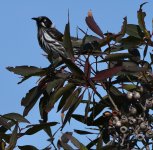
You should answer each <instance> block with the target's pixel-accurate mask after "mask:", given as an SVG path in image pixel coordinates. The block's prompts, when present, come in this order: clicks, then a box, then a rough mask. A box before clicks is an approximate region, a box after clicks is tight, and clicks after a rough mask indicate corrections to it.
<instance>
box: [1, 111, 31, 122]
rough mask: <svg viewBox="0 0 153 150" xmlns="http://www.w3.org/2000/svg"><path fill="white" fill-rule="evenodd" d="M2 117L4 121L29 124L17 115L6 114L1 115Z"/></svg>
mask: <svg viewBox="0 0 153 150" xmlns="http://www.w3.org/2000/svg"><path fill="white" fill-rule="evenodd" d="M2 117H4V118H6V119H13V120H15V121H17V122H24V123H30V122H29V121H28V120H27V119H26V118H24V117H23V116H22V115H20V114H18V113H8V114H5V115H3V116H2Z"/></svg>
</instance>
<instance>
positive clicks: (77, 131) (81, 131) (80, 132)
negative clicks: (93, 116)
mask: <svg viewBox="0 0 153 150" xmlns="http://www.w3.org/2000/svg"><path fill="white" fill-rule="evenodd" d="M74 132H76V133H78V134H81V135H82V134H83V135H84V134H95V133H92V132H88V131H83V130H76V129H75V130H74Z"/></svg>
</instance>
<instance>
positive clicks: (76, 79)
mask: <svg viewBox="0 0 153 150" xmlns="http://www.w3.org/2000/svg"><path fill="white" fill-rule="evenodd" d="M144 4H145V3H143V4H142V5H140V9H139V10H138V12H137V17H138V24H128V21H127V17H125V18H124V21H123V25H122V27H121V30H120V31H119V32H118V33H110V32H108V33H103V32H102V30H101V29H100V27H99V26H98V25H97V23H96V21H95V20H94V17H93V15H92V12H91V11H89V13H88V16H87V17H86V19H85V20H86V23H87V25H88V27H89V28H90V29H91V30H92V31H93V32H94V33H95V34H97V37H96V36H93V35H88V34H87V33H85V32H84V31H83V30H82V29H80V30H81V31H82V32H84V34H85V35H84V37H83V39H75V40H73V39H72V40H71V36H70V25H69V22H68V23H67V24H66V27H65V32H64V42H63V43H64V46H65V48H66V50H67V53H68V54H67V56H68V57H67V58H66V57H65V56H63V55H61V57H62V64H61V65H57V66H54V64H52V63H51V64H50V65H49V67H46V68H38V67H34V66H17V67H7V69H8V70H9V71H11V72H13V73H15V74H17V75H21V76H22V77H23V78H22V80H21V81H20V82H19V83H22V82H24V81H25V80H27V79H29V78H30V77H33V76H37V77H40V79H39V81H38V85H36V86H35V87H33V88H31V89H30V90H29V91H28V93H27V94H26V96H25V97H24V98H23V99H22V100H21V105H22V106H24V111H23V115H20V114H16V113H9V114H5V115H1V117H0V125H1V126H0V133H1V134H0V139H1V140H0V146H1V148H0V149H2V150H4V149H7V150H11V149H13V148H14V147H15V146H16V143H17V140H18V139H19V138H21V137H22V136H25V135H33V134H35V133H37V132H39V131H40V130H44V131H45V132H46V133H47V135H48V136H49V141H50V143H51V144H50V145H49V146H47V147H46V148H45V149H44V150H47V149H50V147H54V148H55V149H57V148H59V149H60V148H63V149H73V148H74V147H75V149H76V148H77V149H81V150H87V149H91V148H96V149H104V150H109V149H113V150H117V149H133V148H135V149H139V148H140V147H139V143H142V145H143V148H146V149H149V145H150V144H152V142H151V141H152V139H153V129H152V122H153V116H152V114H151V111H150V110H152V109H153V98H152V94H153V92H152V89H153V75H152V68H151V65H152V61H153V54H152V53H150V55H148V54H149V47H153V42H152V40H151V37H152V34H151V32H150V31H149V30H148V29H147V28H146V25H145V20H144V19H145V16H146V13H145V12H143V10H142V7H143V5H144ZM148 57H150V60H149V59H148ZM47 58H48V59H49V57H47ZM49 61H50V60H49ZM103 91H105V92H103ZM104 93H106V94H104ZM85 95H87V96H85ZM37 102H39V111H40V117H41V120H40V124H30V125H27V126H25V128H20V127H19V125H20V122H21V123H28V124H29V121H28V120H27V119H26V118H25V116H27V115H28V114H29V112H30V111H31V109H32V108H33V107H34V105H35V104H36V103H37ZM55 104H58V107H57V108H56V107H55V108H54V106H55ZM80 105H86V107H85V110H83V111H82V112H81V113H80V114H76V113H75V111H76V110H77V108H78V107H79V106H80ZM53 108H54V109H53ZM52 109H53V110H54V111H56V109H57V111H58V112H61V119H62V122H61V123H59V122H49V121H48V115H50V111H51V110H52ZM71 119H75V120H76V121H78V122H81V123H83V124H85V125H87V126H92V128H88V130H80V129H74V132H75V133H77V134H80V136H82V135H87V136H88V135H90V134H91V135H96V138H95V139H92V140H90V142H89V143H88V144H87V145H84V144H83V143H81V141H79V140H78V139H76V138H75V137H74V136H73V135H72V132H66V133H63V135H62V136H61V138H60V139H59V140H58V142H57V144H55V135H56V133H54V134H53V133H52V131H51V127H52V126H56V125H57V124H60V129H61V130H62V129H63V128H64V127H65V125H66V124H67V123H68V122H70V120H71ZM12 127H14V129H13V131H12V130H11V129H12ZM9 130H11V134H8V131H9ZM70 142H71V144H70ZM6 147H7V148H6ZM18 148H19V149H21V150H37V148H36V147H34V146H31V145H24V146H18Z"/></svg>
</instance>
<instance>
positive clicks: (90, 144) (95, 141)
mask: <svg viewBox="0 0 153 150" xmlns="http://www.w3.org/2000/svg"><path fill="white" fill-rule="evenodd" d="M98 139H99V138H96V139H95V140H93V141H91V142H90V143H89V144H88V145H87V146H86V147H87V148H88V149H91V148H92V147H93V146H95V145H96V143H97V142H98ZM102 150H103V149H102Z"/></svg>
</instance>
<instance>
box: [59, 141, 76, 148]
mask: <svg viewBox="0 0 153 150" xmlns="http://www.w3.org/2000/svg"><path fill="white" fill-rule="evenodd" d="M60 144H61V146H62V147H63V149H64V150H73V148H72V147H71V146H70V145H68V144H67V143H64V142H62V141H60Z"/></svg>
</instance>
